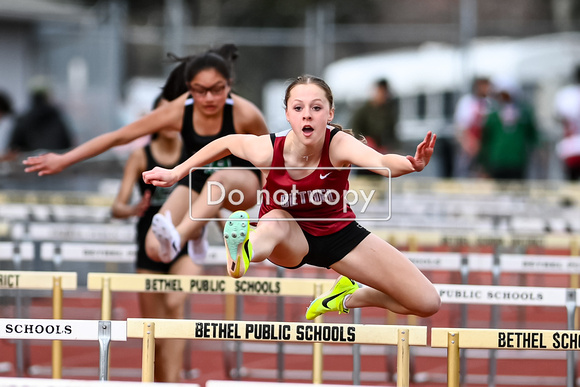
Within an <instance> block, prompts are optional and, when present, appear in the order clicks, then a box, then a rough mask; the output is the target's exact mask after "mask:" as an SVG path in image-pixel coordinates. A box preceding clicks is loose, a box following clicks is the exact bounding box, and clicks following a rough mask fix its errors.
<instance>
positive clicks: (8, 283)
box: [0, 271, 77, 379]
mask: <svg viewBox="0 0 580 387" xmlns="http://www.w3.org/2000/svg"><path fill="white" fill-rule="evenodd" d="M2 289H17V290H20V289H25V290H52V318H53V319H57V320H59V319H61V318H62V291H63V290H76V289H77V273H76V272H55V271H0V291H1V290H2ZM17 317H20V316H17ZM52 377H53V378H54V379H61V378H62V343H61V342H60V340H54V341H53V342H52Z"/></svg>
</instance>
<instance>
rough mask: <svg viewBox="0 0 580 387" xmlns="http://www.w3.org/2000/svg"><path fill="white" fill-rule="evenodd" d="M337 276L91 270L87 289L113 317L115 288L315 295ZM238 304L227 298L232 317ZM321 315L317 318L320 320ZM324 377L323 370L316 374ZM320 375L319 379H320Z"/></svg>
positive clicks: (317, 347)
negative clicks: (97, 294)
mask: <svg viewBox="0 0 580 387" xmlns="http://www.w3.org/2000/svg"><path fill="white" fill-rule="evenodd" d="M333 284H334V280H332V279H317V278H278V277H276V278H269V277H244V278H243V279H239V280H236V279H234V278H231V277H226V276H182V275H169V274H116V273H88V275H87V289H88V290H98V291H101V318H102V319H103V320H110V319H111V314H112V300H113V298H112V294H113V292H184V293H191V294H222V295H264V296H294V297H309V298H316V297H317V296H318V295H319V294H322V293H323V292H325V291H328V290H329V289H330V288H331V287H332V285H333ZM234 308H235V304H233V303H227V302H226V310H225V314H226V316H230V317H231V319H232V320H234V319H235V317H233V316H234ZM322 321H323V317H322V316H319V317H317V318H316V320H315V322H317V323H321V322H322ZM312 346H313V367H314V368H316V369H318V368H320V367H321V365H322V358H323V348H322V344H321V343H313V344H312ZM315 376H316V378H317V379H316V380H315V382H316V381H320V382H321V381H322V372H321V373H320V375H318V374H317V375H315ZM318 378H319V379H318Z"/></svg>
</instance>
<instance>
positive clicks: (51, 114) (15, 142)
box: [8, 89, 73, 152]
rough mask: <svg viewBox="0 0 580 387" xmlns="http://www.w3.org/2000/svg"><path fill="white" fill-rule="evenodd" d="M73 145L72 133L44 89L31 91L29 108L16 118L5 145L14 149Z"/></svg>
mask: <svg viewBox="0 0 580 387" xmlns="http://www.w3.org/2000/svg"><path fill="white" fill-rule="evenodd" d="M72 145H73V143H72V139H71V132H70V130H69V128H68V126H67V124H66V123H65V121H64V119H63V117H62V114H61V112H60V111H59V109H58V108H57V107H56V106H55V105H53V103H52V102H51V101H50V98H49V95H48V91H47V90H46V89H37V90H34V91H33V92H32V93H31V95H30V107H29V109H28V111H26V112H25V113H24V114H22V115H21V116H19V117H17V118H16V123H15V125H14V128H13V130H12V134H11V137H10V142H9V144H8V148H9V149H10V150H12V151H17V152H30V151H34V150H37V149H48V150H62V149H68V148H70V147H71V146H72Z"/></svg>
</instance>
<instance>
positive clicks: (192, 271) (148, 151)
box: [112, 88, 202, 383]
mask: <svg viewBox="0 0 580 387" xmlns="http://www.w3.org/2000/svg"><path fill="white" fill-rule="evenodd" d="M166 90H167V88H164V91H166ZM168 94H169V93H167V92H165V93H164V95H165V98H162V95H160V96H159V97H158V98H157V100H156V101H155V105H154V108H157V107H158V106H163V105H165V104H167V103H168V100H169V99H173V98H174V97H173V98H172V97H171V96H170V95H168ZM186 158H187V153H186V152H185V151H184V148H183V142H182V141H181V138H180V136H179V133H178V132H175V131H171V130H161V131H159V132H158V133H155V134H153V136H152V139H151V142H150V143H149V144H148V145H146V146H145V147H143V148H139V149H136V150H135V151H133V153H131V155H130V156H129V159H128V160H127V163H126V165H125V172H124V175H123V179H122V181H121V187H120V189H119V192H118V194H117V197H116V198H115V201H114V203H113V206H112V214H113V216H114V217H116V218H128V217H131V216H137V217H139V221H138V223H137V244H138V250H137V262H136V266H137V273H140V274H175V275H201V274H202V269H201V267H200V266H198V265H196V264H195V263H193V261H192V260H191V259H189V257H188V256H187V253H186V252H185V251H184V250H185V249H183V250H182V251H181V252H180V254H179V256H178V258H176V259H175V260H173V261H172V262H170V263H163V262H158V261H153V260H152V259H150V258H149V257H148V256H147V254H146V252H145V236H146V235H147V231H148V230H149V227H150V226H151V221H152V219H153V216H154V215H155V214H156V213H157V212H158V211H159V209H160V208H161V206H162V205H163V203H164V202H165V200H166V199H167V198H168V197H169V195H170V193H171V191H172V190H173V187H168V188H165V187H155V186H154V185H151V184H146V183H145V182H144V181H143V179H142V178H141V173H142V172H143V171H146V170H148V169H151V168H153V167H155V166H156V165H161V166H167V167H171V166H175V165H177V164H179V163H180V162H182V161H183V160H185V159H186ZM135 184H137V185H138V187H139V191H140V193H141V200H140V201H139V202H138V203H137V204H134V205H131V204H130V199H131V194H132V192H133V187H134V186H135ZM138 298H139V309H140V312H141V317H144V318H166V319H183V318H185V301H186V298H187V293H180V292H171V293H151V292H143V293H139V295H138ZM185 344H186V343H185V341H184V340H174V339H170V340H161V341H159V342H158V343H157V344H156V346H155V352H156V356H155V358H156V361H155V381H156V382H169V383H178V382H180V381H181V370H182V364H183V356H184V350H185Z"/></svg>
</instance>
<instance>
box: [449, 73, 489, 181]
mask: <svg viewBox="0 0 580 387" xmlns="http://www.w3.org/2000/svg"><path fill="white" fill-rule="evenodd" d="M490 91H491V82H490V80H489V78H486V77H476V78H474V79H473V82H472V85H471V92H470V93H468V94H465V95H464V96H462V97H461V98H460V99H459V101H458V102H457V105H456V108H455V114H454V118H453V120H454V123H455V130H456V135H457V142H458V143H459V155H458V160H457V163H456V164H457V176H458V177H476V176H478V175H480V174H481V168H480V167H479V166H478V165H477V154H478V153H479V147H480V142H481V133H482V128H483V124H484V122H485V120H486V118H487V115H488V113H489V109H490V99H489V97H490Z"/></svg>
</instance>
